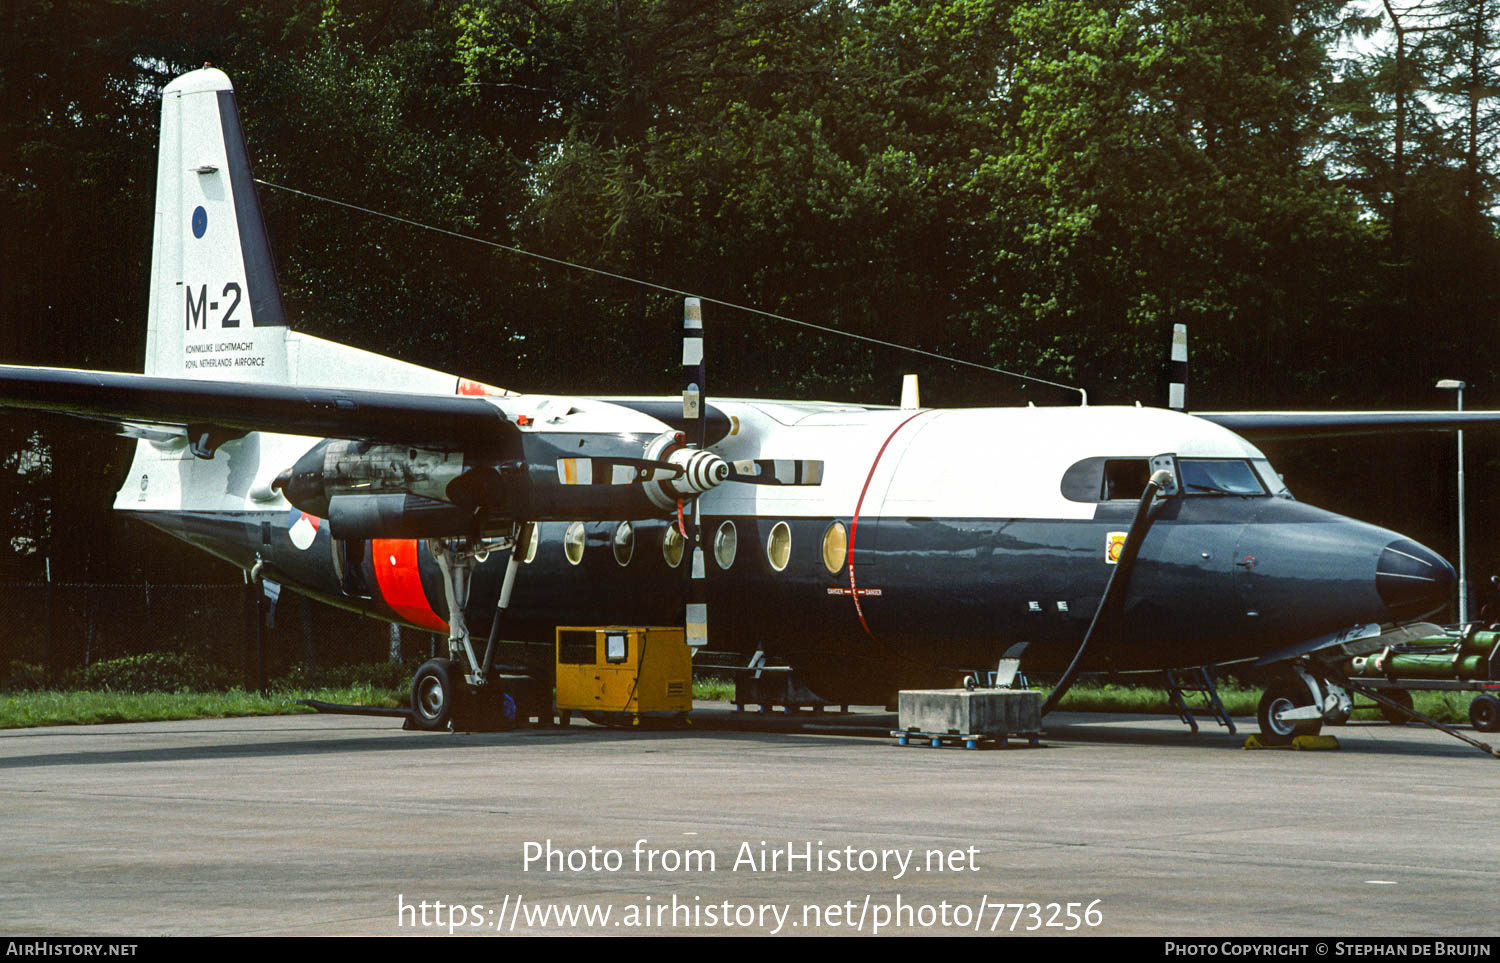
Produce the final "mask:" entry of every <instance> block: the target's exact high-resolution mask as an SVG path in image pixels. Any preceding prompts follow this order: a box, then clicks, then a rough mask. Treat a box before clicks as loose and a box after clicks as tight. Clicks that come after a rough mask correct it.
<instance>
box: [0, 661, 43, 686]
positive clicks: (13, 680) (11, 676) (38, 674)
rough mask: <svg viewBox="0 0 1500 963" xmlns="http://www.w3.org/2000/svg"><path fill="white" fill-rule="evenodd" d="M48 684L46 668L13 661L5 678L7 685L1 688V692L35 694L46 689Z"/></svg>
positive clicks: (30, 663)
mask: <svg viewBox="0 0 1500 963" xmlns="http://www.w3.org/2000/svg"><path fill="white" fill-rule="evenodd" d="M46 684H47V670H46V668H45V667H44V666H40V665H37V664H35V663H33V662H23V661H21V660H20V659H12V660H11V663H10V669H9V671H8V672H7V673H6V676H5V685H4V687H3V688H0V691H3V692H33V691H35V690H37V689H41V688H45V687H46Z"/></svg>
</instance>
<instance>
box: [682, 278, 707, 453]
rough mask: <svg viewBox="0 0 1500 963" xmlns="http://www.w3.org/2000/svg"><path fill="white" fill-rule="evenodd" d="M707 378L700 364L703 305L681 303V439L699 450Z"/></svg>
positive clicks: (687, 300) (694, 300)
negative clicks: (683, 423)
mask: <svg viewBox="0 0 1500 963" xmlns="http://www.w3.org/2000/svg"><path fill="white" fill-rule="evenodd" d="M706 375H707V370H706V366H705V365H704V363H703V302H701V301H699V300H698V299H697V298H684V299H683V301H682V385H683V387H682V418H683V421H684V422H686V424H685V425H684V426H683V436H684V438H685V440H686V441H687V443H688V444H689V445H691V446H692V447H694V448H702V447H703V441H704V432H705V431H706V429H707V427H708V425H707V419H706V418H704V417H703V415H704V414H705V412H706V411H707V409H708V389H707V387H706V386H705V383H704V382H705V378H706Z"/></svg>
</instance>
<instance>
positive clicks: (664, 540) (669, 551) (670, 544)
mask: <svg viewBox="0 0 1500 963" xmlns="http://www.w3.org/2000/svg"><path fill="white" fill-rule="evenodd" d="M684 544H685V540H684V539H683V537H682V533H681V532H679V531H678V530H677V526H676V525H668V526H667V533H666V534H665V535H663V536H662V537H661V557H662V558H664V559H666V560H667V565H669V566H670V567H672V568H676V567H677V566H679V565H681V564H682V547H683V545H684Z"/></svg>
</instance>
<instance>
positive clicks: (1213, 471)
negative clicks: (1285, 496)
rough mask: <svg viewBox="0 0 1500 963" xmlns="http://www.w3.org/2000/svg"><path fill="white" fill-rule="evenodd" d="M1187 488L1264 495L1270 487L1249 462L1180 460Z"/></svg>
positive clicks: (1199, 492)
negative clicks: (1263, 483)
mask: <svg viewBox="0 0 1500 963" xmlns="http://www.w3.org/2000/svg"><path fill="white" fill-rule="evenodd" d="M1177 470H1178V472H1180V473H1181V475H1182V487H1183V490H1184V491H1186V492H1187V494H1189V495H1264V494H1266V488H1265V486H1264V485H1262V484H1261V481H1260V478H1259V476H1257V475H1256V474H1255V470H1254V469H1252V468H1251V467H1250V463H1249V462H1248V461H1240V460H1238V459H1206V458H1205V459H1195V458H1179V459H1177Z"/></svg>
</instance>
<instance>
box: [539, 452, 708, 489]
mask: <svg viewBox="0 0 1500 963" xmlns="http://www.w3.org/2000/svg"><path fill="white" fill-rule="evenodd" d="M682 474H683V471H682V469H681V468H679V467H677V466H676V465H674V464H672V463H671V462H665V461H651V460H650V459H647V458H559V459H558V460H557V480H558V481H559V482H561V483H562V484H564V485H637V484H643V483H646V482H665V481H673V480H674V479H677V478H681V477H682Z"/></svg>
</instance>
